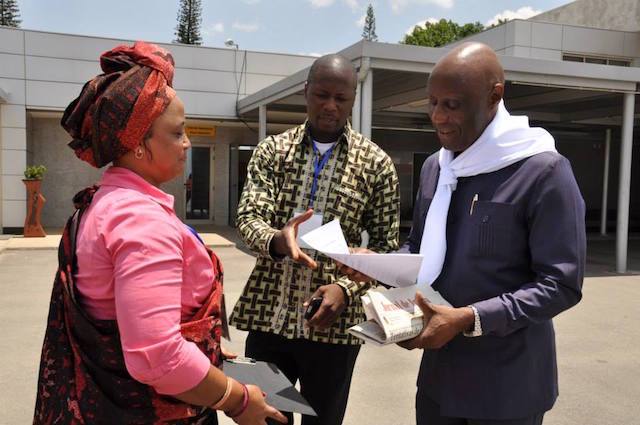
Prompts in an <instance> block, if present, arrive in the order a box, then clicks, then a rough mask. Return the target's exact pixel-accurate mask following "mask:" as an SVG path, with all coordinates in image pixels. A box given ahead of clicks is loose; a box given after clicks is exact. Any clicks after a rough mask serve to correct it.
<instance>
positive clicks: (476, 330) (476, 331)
mask: <svg viewBox="0 0 640 425" xmlns="http://www.w3.org/2000/svg"><path fill="white" fill-rule="evenodd" d="M469 307H471V309H472V310H473V317H474V321H473V330H471V331H465V332H463V333H462V335H464V336H466V337H470V338H473V337H476V336H482V323H481V322H480V314H478V309H477V308H475V307H474V306H472V305H470V306H469Z"/></svg>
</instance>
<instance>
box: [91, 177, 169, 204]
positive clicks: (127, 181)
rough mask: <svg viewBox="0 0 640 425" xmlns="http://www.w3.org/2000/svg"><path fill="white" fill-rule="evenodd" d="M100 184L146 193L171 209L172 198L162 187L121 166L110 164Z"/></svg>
mask: <svg viewBox="0 0 640 425" xmlns="http://www.w3.org/2000/svg"><path fill="white" fill-rule="evenodd" d="M100 185H101V186H115V187H121V188H124V189H131V190H135V191H137V192H140V193H142V194H144V195H147V196H148V197H149V198H151V199H152V200H154V201H155V202H157V203H158V204H160V205H161V206H162V207H164V208H165V209H167V210H169V211H173V204H174V198H173V196H172V195H169V194H168V193H166V192H164V191H163V190H162V189H160V188H158V187H156V186H154V185H152V184H151V183H149V182H148V181H146V180H145V179H143V178H142V177H141V176H140V175H139V174H137V173H135V172H133V171H131V170H129V169H127V168H123V167H116V166H111V167H109V168H107V170H106V171H105V172H104V174H103V175H102V179H100Z"/></svg>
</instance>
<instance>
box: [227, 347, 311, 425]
mask: <svg viewBox="0 0 640 425" xmlns="http://www.w3.org/2000/svg"><path fill="white" fill-rule="evenodd" d="M222 370H223V371H224V373H225V374H226V375H227V376H230V377H232V378H233V379H235V380H236V381H238V382H242V383H243V384H253V385H257V386H258V387H260V389H261V390H262V391H264V392H265V393H267V397H266V401H267V404H270V405H271V406H273V407H275V408H276V409H278V410H282V411H283V412H296V413H302V414H303V415H309V416H318V415H317V414H316V412H315V410H313V408H312V407H311V406H310V405H309V403H308V402H307V400H305V399H304V397H302V394H300V393H299V392H298V390H296V388H295V387H294V386H293V384H292V383H291V382H290V381H289V380H288V379H287V377H286V376H285V375H284V373H282V371H281V370H280V369H278V367H277V366H276V365H274V364H273V363H267V362H261V361H256V360H253V359H248V358H238V359H230V360H225V361H224V362H223V366H222Z"/></svg>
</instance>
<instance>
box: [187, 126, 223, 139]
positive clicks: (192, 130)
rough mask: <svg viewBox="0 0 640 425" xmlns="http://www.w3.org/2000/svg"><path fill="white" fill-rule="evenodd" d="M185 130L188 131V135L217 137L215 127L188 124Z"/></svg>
mask: <svg viewBox="0 0 640 425" xmlns="http://www.w3.org/2000/svg"><path fill="white" fill-rule="evenodd" d="M184 130H185V131H186V133H187V136H189V137H191V136H204V137H215V135H216V128H215V127H193V126H190V125H186V126H185V127H184Z"/></svg>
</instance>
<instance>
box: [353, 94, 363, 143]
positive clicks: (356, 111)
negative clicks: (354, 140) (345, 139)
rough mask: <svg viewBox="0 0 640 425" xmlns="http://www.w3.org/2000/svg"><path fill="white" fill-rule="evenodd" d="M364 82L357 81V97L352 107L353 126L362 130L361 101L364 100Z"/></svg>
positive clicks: (355, 129)
mask: <svg viewBox="0 0 640 425" xmlns="http://www.w3.org/2000/svg"><path fill="white" fill-rule="evenodd" d="M361 86H362V84H360V82H357V83H356V98H355V100H354V101H353V108H351V128H352V129H353V130H354V131H357V132H358V133H359V132H360V103H361V102H362V96H361V95H360V94H361V93H362V87H361Z"/></svg>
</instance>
